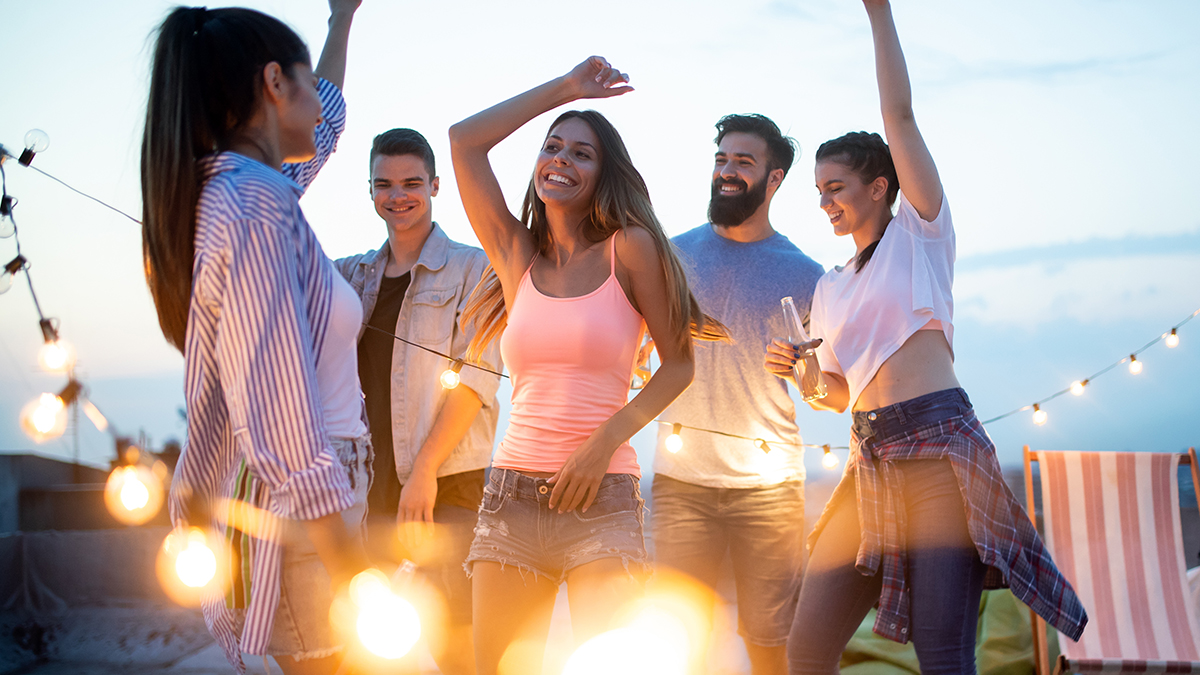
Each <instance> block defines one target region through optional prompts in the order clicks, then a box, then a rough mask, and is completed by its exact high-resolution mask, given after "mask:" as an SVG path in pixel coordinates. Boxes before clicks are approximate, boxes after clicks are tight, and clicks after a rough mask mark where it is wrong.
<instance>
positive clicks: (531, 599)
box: [450, 56, 725, 675]
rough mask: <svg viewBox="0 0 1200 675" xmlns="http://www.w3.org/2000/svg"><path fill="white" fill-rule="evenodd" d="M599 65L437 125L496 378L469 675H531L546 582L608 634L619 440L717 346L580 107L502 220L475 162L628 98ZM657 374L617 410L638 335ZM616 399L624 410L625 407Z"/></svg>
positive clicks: (622, 552)
mask: <svg viewBox="0 0 1200 675" xmlns="http://www.w3.org/2000/svg"><path fill="white" fill-rule="evenodd" d="M627 82H628V78H627V77H626V76H625V75H624V74H622V73H621V72H619V71H617V70H616V69H614V68H612V67H611V66H609V64H608V62H606V61H605V60H604V59H602V58H600V57H595V56H594V57H591V58H589V59H588V60H586V61H584V62H583V63H581V64H579V65H578V66H576V67H575V68H574V69H573V70H572V71H571V72H570V73H568V74H566V75H565V76H563V77H559V78H556V79H554V80H551V81H550V82H547V83H546V84H543V85H541V86H539V87H537V88H535V89H532V90H530V91H527V92H525V93H524V94H521V95H519V96H516V97H514V98H511V99H509V100H507V101H505V102H503V103H500V104H498V105H495V106H493V107H491V108H489V109H487V110H485V111H483V112H481V113H478V114H476V115H474V116H473V117H470V118H468V119H466V120H464V121H462V122H459V123H458V124H456V125H454V126H453V127H451V129H450V148H451V154H452V156H453V160H454V172H455V176H456V177H457V179H458V185H459V192H460V194H461V195H462V200H463V206H464V207H465V208H466V212H467V217H468V218H469V219H470V221H471V226H472V227H473V228H474V229H475V234H476V235H477V236H478V237H479V241H480V242H481V243H482V244H483V249H484V251H485V252H486V253H487V255H488V258H489V259H490V260H491V262H492V270H493V272H492V273H491V274H489V275H487V276H485V278H484V280H483V281H482V282H480V286H479V288H478V289H476V296H475V298H473V300H472V303H471V304H470V305H469V306H468V307H467V311H466V313H465V314H464V317H463V321H464V322H467V321H476V322H477V332H476V344H475V345H474V347H475V349H476V350H478V349H479V348H481V347H482V346H483V345H486V344H487V343H488V342H489V341H491V340H495V339H497V338H499V340H500V350H501V353H502V354H503V357H504V363H505V365H506V366H507V367H508V369H509V372H510V373H511V375H512V378H513V407H512V416H511V418H510V421H509V426H508V431H507V432H506V434H505V437H504V440H503V441H502V442H501V443H500V447H499V449H498V450H497V451H496V454H495V457H494V458H493V463H492V471H491V475H490V478H489V482H488V485H487V487H486V488H485V490H484V497H483V503H482V505H481V506H480V515H479V524H478V526H477V527H476V530H475V532H476V537H475V542H474V544H473V545H472V547H471V553H470V555H469V556H468V558H467V566H468V568H469V569H470V571H471V572H472V574H473V594H474V603H473V604H474V610H473V611H474V616H475V654H476V664H477V667H478V672H479V673H480V674H481V675H494V674H495V673H496V672H497V670H498V669H499V668H500V663H501V660H502V659H503V661H504V664H505V666H504V670H505V672H519V673H538V672H541V658H542V653H543V652H544V651H545V642H546V636H547V631H548V629H549V625H550V615H551V613H552V611H553V608H554V598H555V596H556V594H557V593H558V587H559V584H560V583H562V582H563V581H565V582H566V583H567V590H568V594H569V596H570V603H571V621H572V624H573V629H574V634H575V639H576V640H577V641H580V642H582V641H583V640H586V639H587V638H589V637H591V636H593V635H596V634H598V633H600V632H602V631H604V630H607V629H608V628H609V623H610V621H611V620H612V618H613V616H614V614H615V613H616V612H617V611H618V609H619V608H620V607H621V606H622V605H623V604H625V603H626V602H628V601H629V600H631V599H633V598H634V597H636V595H637V593H638V592H639V591H640V583H641V579H640V577H641V574H642V572H643V571H644V570H645V568H646V565H647V559H646V549H645V544H644V542H643V535H642V499H641V496H640V492H639V489H638V480H639V478H640V475H641V471H640V469H639V467H638V463H637V457H636V456H635V454H634V451H633V447H632V446H630V445H629V438H630V437H631V436H633V434H634V433H635V432H637V431H638V430H639V429H641V428H642V427H644V426H645V425H646V424H647V423H649V422H650V421H651V420H653V419H654V418H655V417H656V416H657V415H658V414H659V413H661V412H662V411H663V410H664V409H665V408H666V407H667V405H668V404H670V403H671V401H673V400H674V399H675V397H677V396H679V394H680V393H682V392H683V390H684V389H685V388H687V386H688V384H690V383H691V380H692V373H693V363H694V362H693V356H692V348H693V347H692V341H693V339H694V337H698V338H701V339H719V338H722V337H723V336H724V335H725V331H724V327H723V326H721V325H720V324H719V323H716V322H714V321H712V320H711V319H709V318H707V317H705V316H704V315H703V314H702V313H701V311H700V308H699V306H698V305H697V303H696V300H695V298H694V297H693V296H692V294H691V292H690V291H689V290H688V286H687V279H686V277H685V275H684V272H683V269H682V267H681V266H680V263H679V260H678V259H677V258H676V256H675V253H674V251H673V250H672V247H671V244H670V242H669V241H668V239H667V237H666V235H665V234H664V232H663V229H662V226H661V225H660V224H659V222H658V219H657V218H656V217H655V215H654V209H653V207H652V206H651V204H650V196H649V193H648V191H647V190H646V184H645V182H644V181H643V180H642V177H641V174H639V173H638V171H637V169H635V168H634V166H633V162H632V161H631V160H630V157H629V152H628V151H627V150H626V148H625V144H624V142H623V141H622V140H621V137H620V135H619V134H618V133H617V131H616V129H615V128H613V126H612V124H610V123H609V121H608V120H607V119H605V118H604V116H603V115H601V114H600V113H598V112H595V111H592V110H587V111H572V112H567V113H564V114H562V115H560V116H559V117H558V119H556V120H555V121H554V123H553V124H551V125H550V130H549V132H548V133H547V135H546V139H545V141H544V142H543V143H542V148H541V152H540V153H539V154H538V157H537V160H536V162H535V165H534V173H533V177H532V178H531V179H530V181H529V188H528V190H527V191H526V194H525V203H524V206H523V207H522V209H521V218H520V219H519V220H518V219H517V218H516V217H515V216H514V215H513V214H512V213H511V212H509V210H508V207H507V206H506V204H505V202H504V196H503V194H502V193H501V191H500V186H499V183H498V182H497V180H496V176H495V174H494V173H493V172H492V169H491V165H490V164H489V162H488V152H489V151H490V150H491V149H492V148H493V147H494V146H495V145H496V144H497V143H499V142H500V141H501V140H503V139H504V138H506V137H507V136H508V135H510V134H511V133H513V132H514V131H516V130H517V129H519V128H520V127H521V126H523V125H524V124H525V123H526V122H528V121H530V120H531V119H533V118H534V117H537V116H538V115H540V114H542V113H544V112H547V111H549V110H552V109H554V108H556V107H558V106H560V105H563V104H565V103H570V102H572V101H576V100H579V99H586V98H607V97H611V96H619V95H621V94H624V93H626V92H629V91H632V89H631V88H630V87H629V86H627V84H626V83H627ZM647 329H648V330H649V332H650V335H651V336H652V337H653V339H654V342H655V344H656V345H657V346H658V353H659V357H660V360H661V364H662V365H661V366H660V367H659V369H658V371H657V372H655V374H654V376H653V377H651V378H650V380H649V382H647V384H646V386H645V388H644V389H642V391H641V392H640V393H638V395H637V396H636V397H635V398H634V399H633V400H632V401H629V400H628V391H629V383H630V377H631V375H632V374H633V369H634V362H635V359H636V356H637V353H638V346H639V344H640V343H641V340H642V336H643V333H644V332H645V331H646V330H647ZM627 401H628V402H627Z"/></svg>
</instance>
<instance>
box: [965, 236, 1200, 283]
mask: <svg viewBox="0 0 1200 675" xmlns="http://www.w3.org/2000/svg"><path fill="white" fill-rule="evenodd" d="M1188 253H1192V254H1195V253H1200V229H1197V230H1196V231H1194V232H1185V233H1182V234H1168V235H1160V236H1151V237H1143V236H1137V235H1132V236H1129V237H1125V238H1123V239H1101V238H1095V239H1088V240H1086V241H1082V242H1075V243H1066V244H1052V245H1050V246H1037V247H1030V248H1023V249H1017V250H1013V251H1000V252H997V253H984V254H978V255H972V256H967V257H964V258H961V259H959V260H958V261H957V262H956V263H955V265H954V267H955V269H956V270H957V271H958V272H959V273H963V272H968V273H969V272H977V271H980V270H984V269H989V268H996V267H1013V266H1017V265H1028V264H1031V263H1049V264H1062V263H1067V262H1072V261H1080V260H1092V259H1096V258H1129V257H1134V256H1154V255H1168V254H1188Z"/></svg>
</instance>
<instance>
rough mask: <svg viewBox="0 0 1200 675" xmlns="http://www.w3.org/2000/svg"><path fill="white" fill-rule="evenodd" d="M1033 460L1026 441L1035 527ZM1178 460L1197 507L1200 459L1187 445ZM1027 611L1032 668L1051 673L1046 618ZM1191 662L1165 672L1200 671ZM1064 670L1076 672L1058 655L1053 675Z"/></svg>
mask: <svg viewBox="0 0 1200 675" xmlns="http://www.w3.org/2000/svg"><path fill="white" fill-rule="evenodd" d="M1036 461H1038V456H1037V452H1036V451H1031V450H1030V449H1029V446H1028V445H1026V446H1025V499H1026V502H1027V505H1028V512H1029V518H1030V520H1032V521H1033V524H1034V527H1037V515H1036V513H1035V511H1034V492H1033V488H1034V485H1033V470H1032V469H1033V463H1034V462H1036ZM1179 463H1180V464H1181V465H1185V464H1186V465H1188V466H1190V467H1191V471H1192V484H1193V486H1194V487H1195V492H1196V506H1197V508H1200V462H1198V461H1197V459H1196V449H1195V448H1188V451H1187V452H1186V453H1179ZM1039 480H1040V479H1039ZM1052 553H1053V552H1052ZM1190 601H1191V599H1190V598H1188V602H1190ZM1089 609H1090V608H1089ZM1029 614H1030V616H1031V617H1032V619H1033V658H1034V672H1035V673H1036V675H1051V671H1050V652H1049V646H1048V645H1047V626H1046V621H1045V619H1043V618H1042V617H1040V616H1038V615H1037V614H1036V613H1034V612H1033V611H1032V610H1030V612H1029ZM1131 663H1132V662H1131ZM1184 665H1186V664H1184ZM1192 665H1193V667H1192V668H1191V669H1190V670H1189V669H1183V670H1169V671H1167V672H1200V663H1194V664H1192ZM1137 670H1138V667H1137V666H1134V667H1133V668H1132V669H1131V670H1130V671H1128V672H1137ZM1067 672H1075V671H1074V670H1073V669H1071V668H1070V663H1069V662H1068V661H1067V659H1066V657H1064V656H1062V655H1059V657H1058V660H1057V662H1056V663H1055V666H1054V671H1053V675H1060V673H1067ZM1104 672H1116V671H1108V670H1107V669H1106V670H1105V671H1104ZM1122 672H1125V671H1122Z"/></svg>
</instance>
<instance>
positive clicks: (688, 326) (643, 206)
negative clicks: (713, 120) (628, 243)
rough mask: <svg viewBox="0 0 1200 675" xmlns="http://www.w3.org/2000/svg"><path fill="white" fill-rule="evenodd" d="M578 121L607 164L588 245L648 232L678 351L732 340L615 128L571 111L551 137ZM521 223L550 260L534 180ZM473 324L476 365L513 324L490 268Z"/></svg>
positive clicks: (476, 297)
mask: <svg viewBox="0 0 1200 675" xmlns="http://www.w3.org/2000/svg"><path fill="white" fill-rule="evenodd" d="M573 118H574V119H580V120H582V121H583V122H585V123H586V124H587V125H588V126H589V127H591V129H592V131H593V132H595V134H596V137H597V138H598V139H599V140H600V145H601V157H602V158H603V159H602V161H601V165H600V179H599V181H598V183H597V186H596V195H595V198H594V199H593V200H592V213H591V216H590V218H588V221H587V222H586V223H584V225H583V236H584V237H586V238H587V240H588V241H591V242H601V241H604V240H606V239H608V238H609V237H611V236H612V235H613V234H615V233H616V232H617V231H619V230H624V229H625V228H628V227H640V228H642V229H644V230H646V231H647V232H649V233H650V234H651V235H652V236H653V237H654V245H655V248H656V249H657V250H658V257H659V260H660V261H661V262H662V268H663V274H664V276H665V277H666V280H667V290H668V296H667V298H668V310H667V311H668V320H669V321H670V325H672V326H674V327H676V329H677V330H676V335H677V340H678V344H677V345H675V346H676V347H678V348H679V349H680V350H681V351H682V352H683V353H685V354H691V353H692V340H705V341H715V340H728V339H729V331H728V330H727V329H726V328H725V326H724V325H722V324H721V322H720V321H717V320H716V319H714V318H712V317H710V316H708V315H706V314H704V312H702V311H701V310H700V303H698V302H696V297H695V296H694V295H692V291H691V289H690V288H689V287H688V282H687V274H686V272H685V271H684V269H683V265H682V264H680V262H679V257H678V256H677V255H676V254H675V247H674V245H673V244H672V243H671V240H670V239H668V238H667V234H666V232H664V231H663V228H662V224H661V223H659V222H658V217H657V216H655V215H654V206H653V205H652V204H651V203H650V191H649V190H648V189H647V188H646V181H645V180H643V179H642V175H641V174H640V173H639V172H638V170H637V168H636V167H634V165H633V160H632V159H631V158H630V156H629V151H628V150H627V149H626V148H625V142H624V141H623V140H621V135H620V134H619V133H618V132H617V130H616V128H615V127H614V126H613V125H612V123H611V122H609V121H608V119H607V118H605V117H604V115H601V114H600V113H598V112H596V111H595V110H572V111H568V112H565V113H563V114H562V115H559V117H558V119H556V120H554V123H553V124H551V125H550V129H549V130H548V131H547V132H546V135H547V137H549V134H550V132H552V131H553V130H554V128H555V127H557V126H558V125H559V124H562V123H563V122H565V121H566V120H568V119H573ZM521 222H523V223H525V225H526V226H527V227H528V228H529V231H530V233H531V234H532V235H533V241H534V246H535V247H536V248H537V250H538V253H539V254H541V255H545V254H547V253H548V252H549V251H550V248H551V246H552V243H553V242H552V241H551V236H550V224H549V222H547V220H546V204H545V202H543V201H542V200H541V198H540V197H538V195H537V190H536V189H535V187H534V182H533V179H532V178H531V179H530V181H529V188H528V189H527V190H526V192H525V201H524V203H523V204H522V206H521ZM471 322H474V325H475V329H476V331H475V337H474V338H473V339H472V340H471V345H470V347H469V348H468V351H467V354H468V358H472V359H474V358H477V357H478V356H479V354H481V353H482V352H483V350H484V349H485V348H486V347H487V345H489V344H491V342H492V341H493V340H496V339H497V338H499V337H500V334H501V333H503V332H504V328H505V326H506V325H507V324H508V314H507V311H506V309H505V307H504V293H503V290H502V289H501V287H500V279H499V277H497V276H496V273H495V270H493V269H492V268H491V267H488V269H487V271H486V272H484V275H483V279H482V280H481V281H480V282H479V285H478V286H476V288H475V291H474V293H472V295H471V299H470V301H469V302H468V303H467V307H466V309H465V310H464V311H463V323H464V324H469V323H471Z"/></svg>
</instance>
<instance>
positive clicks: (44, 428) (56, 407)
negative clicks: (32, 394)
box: [21, 394, 67, 443]
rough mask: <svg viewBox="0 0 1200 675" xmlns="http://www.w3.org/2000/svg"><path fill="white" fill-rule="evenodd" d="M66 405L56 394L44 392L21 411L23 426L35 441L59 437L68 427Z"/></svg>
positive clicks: (40, 441) (39, 441)
mask: <svg viewBox="0 0 1200 675" xmlns="http://www.w3.org/2000/svg"><path fill="white" fill-rule="evenodd" d="M65 409H66V405H65V404H64V403H63V400H62V399H61V398H59V397H57V396H55V395H54V394H42V395H41V396H39V397H37V399H35V400H33V401H32V402H30V403H29V404H28V405H26V406H25V409H24V410H22V411H21V427H22V428H23V429H24V430H25V433H27V434H29V436H30V437H31V438H33V440H34V441H37V442H38V443H42V442H45V441H48V440H50V439H53V438H58V437H59V436H61V435H62V433H63V431H65V430H66V428H67V415H66V412H65Z"/></svg>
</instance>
